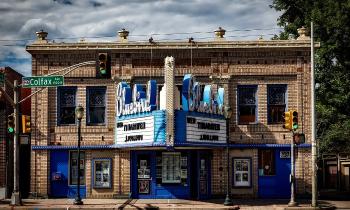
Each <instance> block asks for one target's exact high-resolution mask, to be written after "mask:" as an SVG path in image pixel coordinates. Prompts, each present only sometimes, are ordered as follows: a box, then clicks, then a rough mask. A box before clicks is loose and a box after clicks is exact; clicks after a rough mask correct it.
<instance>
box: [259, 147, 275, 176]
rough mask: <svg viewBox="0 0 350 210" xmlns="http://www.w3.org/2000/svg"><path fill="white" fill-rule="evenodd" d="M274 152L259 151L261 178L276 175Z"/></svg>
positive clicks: (269, 150) (267, 150)
mask: <svg viewBox="0 0 350 210" xmlns="http://www.w3.org/2000/svg"><path fill="white" fill-rule="evenodd" d="M274 154H275V153H274V150H271V149H266V150H259V156H258V159H259V166H258V167H259V176H270V175H276V171H275V155H274Z"/></svg>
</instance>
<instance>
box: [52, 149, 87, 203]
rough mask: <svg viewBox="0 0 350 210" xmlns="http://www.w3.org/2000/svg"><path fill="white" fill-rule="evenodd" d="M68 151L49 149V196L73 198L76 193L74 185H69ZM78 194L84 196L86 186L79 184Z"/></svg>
mask: <svg viewBox="0 0 350 210" xmlns="http://www.w3.org/2000/svg"><path fill="white" fill-rule="evenodd" d="M68 170H69V151H68V150H52V151H50V185H51V192H50V196H51V197H57V198H58V197H64V198H66V197H68V198H74V197H75V196H76V193H77V186H76V185H69V182H68V181H69V180H68V179H69V172H68ZM80 196H81V197H82V198H85V197H86V186H85V185H81V186H80Z"/></svg>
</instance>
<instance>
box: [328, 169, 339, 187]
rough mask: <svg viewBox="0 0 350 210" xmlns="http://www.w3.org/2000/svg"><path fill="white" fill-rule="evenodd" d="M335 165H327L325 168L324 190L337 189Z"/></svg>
mask: <svg viewBox="0 0 350 210" xmlns="http://www.w3.org/2000/svg"><path fill="white" fill-rule="evenodd" d="M337 174H338V167H337V165H327V167H326V188H327V189H337Z"/></svg>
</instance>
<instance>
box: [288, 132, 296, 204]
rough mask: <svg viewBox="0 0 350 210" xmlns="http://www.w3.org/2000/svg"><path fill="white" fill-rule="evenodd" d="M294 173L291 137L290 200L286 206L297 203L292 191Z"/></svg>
mask: <svg viewBox="0 0 350 210" xmlns="http://www.w3.org/2000/svg"><path fill="white" fill-rule="evenodd" d="M291 133H292V137H293V135H294V132H293V131H292V132H291ZM294 176H295V174H294V140H293V138H292V141H291V143H290V201H289V203H288V206H290V207H293V206H297V205H298V203H297V202H295V192H294V182H295V177H294Z"/></svg>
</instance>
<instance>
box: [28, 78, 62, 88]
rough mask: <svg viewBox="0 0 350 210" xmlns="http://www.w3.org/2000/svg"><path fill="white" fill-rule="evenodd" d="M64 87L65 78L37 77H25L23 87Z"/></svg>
mask: <svg viewBox="0 0 350 210" xmlns="http://www.w3.org/2000/svg"><path fill="white" fill-rule="evenodd" d="M62 85H64V78H63V76H36V77H23V78H22V87H24V88H32V87H56V86H62Z"/></svg>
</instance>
